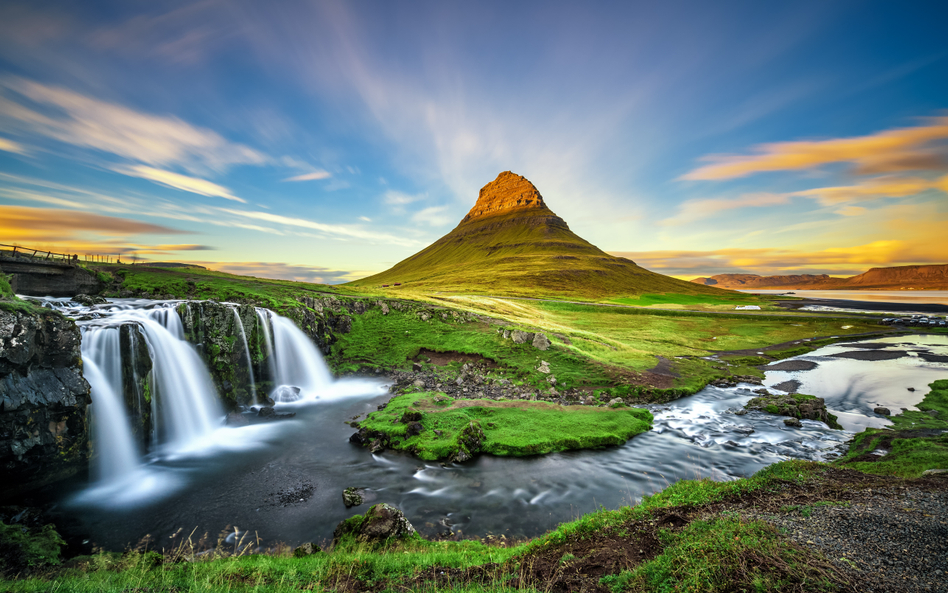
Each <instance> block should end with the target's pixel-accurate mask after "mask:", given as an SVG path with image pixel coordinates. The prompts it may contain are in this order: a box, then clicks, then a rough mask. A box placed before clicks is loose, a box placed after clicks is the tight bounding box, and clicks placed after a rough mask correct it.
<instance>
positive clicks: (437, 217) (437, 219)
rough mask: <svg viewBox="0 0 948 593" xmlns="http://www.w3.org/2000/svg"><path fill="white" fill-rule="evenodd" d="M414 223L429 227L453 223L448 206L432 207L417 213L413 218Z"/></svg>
mask: <svg viewBox="0 0 948 593" xmlns="http://www.w3.org/2000/svg"><path fill="white" fill-rule="evenodd" d="M411 219H412V221H414V222H417V223H422V224H427V225H429V226H434V227H439V226H444V225H446V224H449V223H451V222H453V219H452V218H451V216H449V215H448V207H447V206H431V207H429V208H424V209H422V210H419V211H418V212H415V213H414V214H412V216H411Z"/></svg>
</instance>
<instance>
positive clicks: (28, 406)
mask: <svg viewBox="0 0 948 593" xmlns="http://www.w3.org/2000/svg"><path fill="white" fill-rule="evenodd" d="M79 345H80V334H79V328H78V327H76V324H75V322H73V321H72V320H71V319H67V318H65V317H62V316H61V315H58V314H55V313H52V312H45V313H35V314H31V313H26V312H19V311H16V312H10V311H4V310H0V468H2V475H3V480H2V482H3V483H2V486H0V488H2V490H0V498H6V497H9V496H13V495H16V494H18V493H22V492H26V491H29V490H31V489H34V488H38V487H40V486H43V485H46V484H49V483H52V482H55V481H57V480H61V479H64V478H68V477H70V476H73V475H75V474H77V473H80V472H85V471H87V468H88V458H89V448H88V432H87V426H86V407H87V406H88V405H89V404H90V403H91V398H90V388H89V384H88V383H87V382H86V380H85V379H84V378H83V377H82V358H81V356H80V351H79Z"/></svg>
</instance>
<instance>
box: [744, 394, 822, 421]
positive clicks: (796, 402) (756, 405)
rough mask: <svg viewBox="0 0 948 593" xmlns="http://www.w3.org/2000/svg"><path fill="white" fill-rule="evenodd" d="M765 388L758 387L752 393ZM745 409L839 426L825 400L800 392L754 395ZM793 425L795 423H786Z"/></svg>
mask: <svg viewBox="0 0 948 593" xmlns="http://www.w3.org/2000/svg"><path fill="white" fill-rule="evenodd" d="M763 391H766V390H763V389H758V390H757V391H755V392H754V393H760V392H763ZM744 408H745V410H757V411H761V412H765V413H767V414H776V415H779V416H790V417H791V418H795V419H797V420H818V421H820V422H825V423H826V424H827V425H828V426H829V427H830V428H840V426H839V424H838V423H837V422H836V417H835V416H833V415H832V414H830V413H829V411H828V410H827V409H826V402H825V401H824V400H823V398H821V397H813V396H812V395H806V394H802V393H793V394H788V395H779V394H770V393H768V394H767V395H764V396H762V397H755V398H754V399H752V400H750V401H749V402H747V403H746V404H745V405H744ZM788 426H795V425H788Z"/></svg>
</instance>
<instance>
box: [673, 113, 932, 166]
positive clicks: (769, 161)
mask: <svg viewBox="0 0 948 593" xmlns="http://www.w3.org/2000/svg"><path fill="white" fill-rule="evenodd" d="M945 139H948V116H941V117H933V118H928V119H927V123H926V124H925V125H922V126H916V127H911V128H896V129H892V130H885V131H882V132H878V133H875V134H870V135H868V136H857V137H854V138H838V139H832V140H816V141H796V142H776V143H771V144H762V145H760V146H758V147H756V149H755V150H756V152H757V153H759V154H754V155H744V156H712V157H708V158H707V159H706V160H712V161H714V162H713V163H712V164H709V165H705V166H703V167H699V168H697V169H695V170H694V171H691V172H690V173H687V174H685V175H683V176H682V179H705V180H717V179H733V178H735V177H744V176H747V175H751V174H753V173H760V172H763V171H794V170H802V169H810V168H813V167H818V166H820V165H825V164H829V163H838V162H850V163H854V164H855V165H856V168H857V171H859V172H862V173H878V172H888V171H894V170H907V169H916V168H923V169H930V168H933V167H932V165H935V167H934V168H942V167H943V166H944V163H945V161H944V158H943V157H942V156H939V155H938V153H936V152H933V151H932V150H931V148H930V147H929V145H930V144H931V143H933V142H936V141H939V140H945ZM939 163H940V164H939Z"/></svg>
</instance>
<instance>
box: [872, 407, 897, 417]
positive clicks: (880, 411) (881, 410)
mask: <svg viewBox="0 0 948 593" xmlns="http://www.w3.org/2000/svg"><path fill="white" fill-rule="evenodd" d="M872 411H873V412H875V413H876V414H879V415H880V416H891V415H892V412H891V411H889V408H883V407H878V408H873V409H872Z"/></svg>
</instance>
